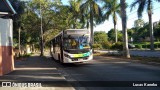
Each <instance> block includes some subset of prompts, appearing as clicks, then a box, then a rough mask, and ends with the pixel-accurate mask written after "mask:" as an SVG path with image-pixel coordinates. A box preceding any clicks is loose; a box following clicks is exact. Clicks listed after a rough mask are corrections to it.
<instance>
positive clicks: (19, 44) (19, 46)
mask: <svg viewBox="0 0 160 90" xmlns="http://www.w3.org/2000/svg"><path fill="white" fill-rule="evenodd" d="M18 34H19V36H18V49H19V52H18V54H19V56H20V55H21V29H20V28H19V30H18Z"/></svg>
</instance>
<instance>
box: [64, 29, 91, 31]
mask: <svg viewBox="0 0 160 90" xmlns="http://www.w3.org/2000/svg"><path fill="white" fill-rule="evenodd" d="M66 30H67V31H68V30H88V29H66Z"/></svg>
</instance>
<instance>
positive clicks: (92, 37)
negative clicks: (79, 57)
mask: <svg viewBox="0 0 160 90" xmlns="http://www.w3.org/2000/svg"><path fill="white" fill-rule="evenodd" d="M92 6H93V4H92V3H91V4H90V28H91V30H90V31H91V44H92V45H93V44H94V36H93V11H92V8H93V7H92ZM93 52H94V50H93Z"/></svg>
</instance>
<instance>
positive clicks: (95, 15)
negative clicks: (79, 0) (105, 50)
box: [81, 0, 102, 44]
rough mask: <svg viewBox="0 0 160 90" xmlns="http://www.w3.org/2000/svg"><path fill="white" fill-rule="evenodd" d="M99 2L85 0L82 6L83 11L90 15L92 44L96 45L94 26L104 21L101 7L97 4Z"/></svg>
mask: <svg viewBox="0 0 160 90" xmlns="http://www.w3.org/2000/svg"><path fill="white" fill-rule="evenodd" d="M96 1H97V0H85V2H84V3H83V4H82V5H81V11H82V13H83V14H84V16H86V14H87V15H88V14H89V19H90V20H89V21H90V30H91V43H92V44H93V43H94V36H93V26H94V22H96V24H98V23H100V22H101V21H102V12H101V8H100V6H99V5H98V4H97V2H96Z"/></svg>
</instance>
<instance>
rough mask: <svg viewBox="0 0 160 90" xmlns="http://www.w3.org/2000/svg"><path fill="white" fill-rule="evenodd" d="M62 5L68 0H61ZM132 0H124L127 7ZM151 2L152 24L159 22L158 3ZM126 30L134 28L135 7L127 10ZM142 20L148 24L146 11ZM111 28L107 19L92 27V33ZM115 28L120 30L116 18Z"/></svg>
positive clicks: (119, 20) (159, 6) (159, 10)
mask: <svg viewBox="0 0 160 90" xmlns="http://www.w3.org/2000/svg"><path fill="white" fill-rule="evenodd" d="M61 1H62V3H63V4H64V5H67V4H68V1H69V0H61ZM133 1H134V0H126V2H127V3H128V5H130V4H131V3H132V2H133ZM155 1H156V0H154V2H153V14H152V18H153V20H152V22H156V21H160V3H157V2H155ZM127 16H128V17H127V19H128V20H127V28H132V27H133V26H134V21H135V20H137V19H138V17H137V7H135V8H134V9H133V10H132V11H130V7H129V8H127ZM142 19H143V20H144V21H145V22H148V15H147V11H146V10H144V12H143V14H142ZM112 28H113V20H112V17H110V18H109V20H106V21H105V22H104V23H102V24H100V25H96V26H95V27H94V31H105V32H108V31H109V30H110V29H112ZM117 28H118V30H122V25H121V19H120V17H118V22H117Z"/></svg>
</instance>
